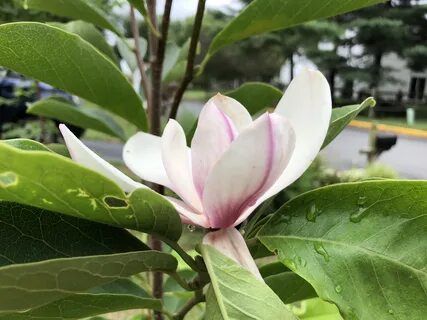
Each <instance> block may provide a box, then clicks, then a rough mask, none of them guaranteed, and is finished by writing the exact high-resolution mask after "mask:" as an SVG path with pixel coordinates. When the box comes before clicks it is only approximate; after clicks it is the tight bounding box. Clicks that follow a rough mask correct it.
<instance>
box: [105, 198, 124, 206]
mask: <svg viewBox="0 0 427 320" xmlns="http://www.w3.org/2000/svg"><path fill="white" fill-rule="evenodd" d="M104 202H105V204H106V205H107V206H109V207H110V208H126V207H127V206H129V204H128V203H127V202H126V201H125V200H123V199H120V198H116V197H111V196H107V197H105V198H104Z"/></svg>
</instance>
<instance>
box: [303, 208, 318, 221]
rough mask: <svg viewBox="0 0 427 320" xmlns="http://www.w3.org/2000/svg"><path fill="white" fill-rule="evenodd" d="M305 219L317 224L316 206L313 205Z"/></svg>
mask: <svg viewBox="0 0 427 320" xmlns="http://www.w3.org/2000/svg"><path fill="white" fill-rule="evenodd" d="M305 218H306V219H307V220H308V221H310V222H315V221H316V218H317V209H316V205H315V204H313V205H312V206H311V207H310V208H309V209H308V211H307V213H306V215H305Z"/></svg>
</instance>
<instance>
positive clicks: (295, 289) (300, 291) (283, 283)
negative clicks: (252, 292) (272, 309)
mask: <svg viewBox="0 0 427 320" xmlns="http://www.w3.org/2000/svg"><path fill="white" fill-rule="evenodd" d="M264 281H265V283H266V284H267V285H268V286H269V287H270V288H271V289H272V290H273V291H274V293H275V294H276V295H277V296H278V297H279V298H280V299H281V300H282V301H283V303H286V304H288V303H292V302H296V301H301V300H305V299H309V298H314V297H317V294H316V292H315V291H314V289H313V287H312V286H311V285H310V284H309V283H308V282H307V281H305V280H304V279H303V278H301V277H300V276H299V275H297V274H296V273H294V272H291V271H288V272H282V273H278V274H275V275H271V276H268V277H266V278H264Z"/></svg>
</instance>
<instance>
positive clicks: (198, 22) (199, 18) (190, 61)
mask: <svg viewBox="0 0 427 320" xmlns="http://www.w3.org/2000/svg"><path fill="white" fill-rule="evenodd" d="M205 3H206V0H199V3H198V5H197V12H196V17H195V19H194V25H193V34H192V35H191V42H190V49H189V50H188V58H187V67H186V70H185V75H184V78H183V79H182V81H181V85H180V86H179V88H178V89H177V91H176V93H175V96H174V99H173V102H172V108H171V112H170V114H169V118H171V119H175V118H176V115H177V113H178V108H179V104H180V103H181V100H182V97H183V96H184V92H185V90H186V89H187V87H188V85H189V84H190V82H191V81H193V78H194V60H195V58H196V51H197V44H198V42H199V37H200V29H201V28H202V22H203V15H204V12H205Z"/></svg>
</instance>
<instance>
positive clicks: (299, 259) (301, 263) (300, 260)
mask: <svg viewBox="0 0 427 320" xmlns="http://www.w3.org/2000/svg"><path fill="white" fill-rule="evenodd" d="M296 260H297V263H298V264H299V265H300V266H302V267H305V266H306V265H307V261H305V260H304V259H303V258H301V257H296Z"/></svg>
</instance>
